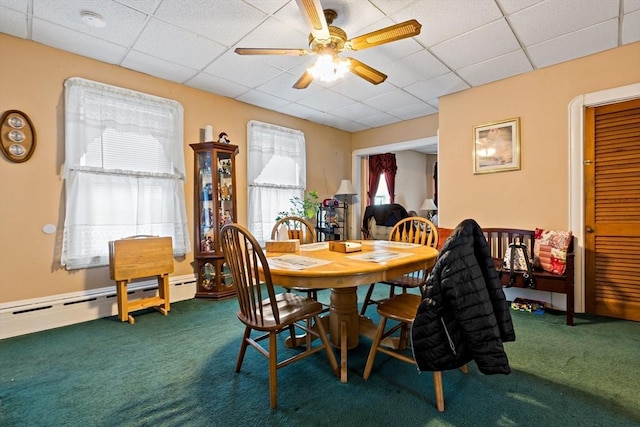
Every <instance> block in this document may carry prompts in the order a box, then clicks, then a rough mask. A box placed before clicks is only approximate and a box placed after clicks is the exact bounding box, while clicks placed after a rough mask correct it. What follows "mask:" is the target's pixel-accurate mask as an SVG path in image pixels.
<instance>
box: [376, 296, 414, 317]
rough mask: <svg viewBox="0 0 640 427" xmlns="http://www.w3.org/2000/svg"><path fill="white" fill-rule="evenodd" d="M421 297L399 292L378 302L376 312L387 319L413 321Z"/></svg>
mask: <svg viewBox="0 0 640 427" xmlns="http://www.w3.org/2000/svg"><path fill="white" fill-rule="evenodd" d="M421 301H422V297H421V296H420V295H416V294H400V295H396V296H394V297H393V298H391V299H388V300H386V301H383V302H381V303H380V304H378V313H379V314H380V315H381V316H384V317H386V318H387V319H393V320H397V321H398V322H402V323H413V319H415V317H416V312H417V311H418V306H419V305H420V302H421Z"/></svg>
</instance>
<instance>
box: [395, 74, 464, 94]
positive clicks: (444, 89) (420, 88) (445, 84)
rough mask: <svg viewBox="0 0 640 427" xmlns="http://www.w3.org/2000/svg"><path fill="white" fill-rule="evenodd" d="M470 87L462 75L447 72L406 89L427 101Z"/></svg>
mask: <svg viewBox="0 0 640 427" xmlns="http://www.w3.org/2000/svg"><path fill="white" fill-rule="evenodd" d="M468 88H469V85H468V84H466V83H465V82H463V81H462V80H460V77H458V76H456V75H455V74H453V73H447V74H443V75H442V76H438V77H434V78H432V79H429V80H425V81H422V82H418V83H415V84H412V85H409V86H407V87H406V88H405V90H406V91H407V92H409V93H410V94H412V95H413V96H416V97H418V98H420V99H422V100H424V101H426V100H429V99H433V98H438V97H440V96H442V95H446V94H448V93H454V92H458V91H461V90H463V89H468Z"/></svg>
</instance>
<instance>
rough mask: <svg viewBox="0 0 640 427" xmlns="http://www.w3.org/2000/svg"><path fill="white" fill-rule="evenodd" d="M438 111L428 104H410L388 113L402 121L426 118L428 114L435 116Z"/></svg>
mask: <svg viewBox="0 0 640 427" xmlns="http://www.w3.org/2000/svg"><path fill="white" fill-rule="evenodd" d="M437 112H438V110H437V109H436V108H433V107H432V106H431V105H429V104H422V103H421V104H412V105H405V106H403V107H400V108H396V109H394V110H389V111H388V113H389V114H391V115H392V116H394V117H399V118H401V119H402V120H411V119H415V118H418V117H424V116H428V115H429V114H435V113H437Z"/></svg>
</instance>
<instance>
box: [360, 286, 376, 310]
mask: <svg viewBox="0 0 640 427" xmlns="http://www.w3.org/2000/svg"><path fill="white" fill-rule="evenodd" d="M375 285H376V284H375V283H372V284H371V285H369V289H368V290H367V295H365V297H364V301H362V309H361V310H360V316H364V312H365V311H367V307H368V306H370V305H371V295H372V294H373V288H374V286H375Z"/></svg>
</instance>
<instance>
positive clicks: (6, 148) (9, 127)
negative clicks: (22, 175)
mask: <svg viewBox="0 0 640 427" xmlns="http://www.w3.org/2000/svg"><path fill="white" fill-rule="evenodd" d="M0 141H1V142H2V144H1V145H0V148H1V149H2V154H4V156H5V157H6V158H7V160H9V161H11V162H15V163H22V162H26V161H27V160H29V158H30V157H31V156H32V155H33V152H34V151H35V149H36V129H35V128H34V127H33V123H31V120H30V119H29V117H28V116H27V115H26V114H25V113H23V112H22V111H18V110H9V111H6V112H5V113H4V114H3V115H2V120H0Z"/></svg>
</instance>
